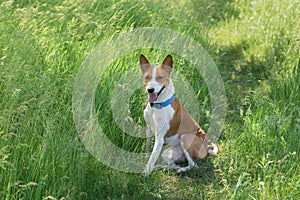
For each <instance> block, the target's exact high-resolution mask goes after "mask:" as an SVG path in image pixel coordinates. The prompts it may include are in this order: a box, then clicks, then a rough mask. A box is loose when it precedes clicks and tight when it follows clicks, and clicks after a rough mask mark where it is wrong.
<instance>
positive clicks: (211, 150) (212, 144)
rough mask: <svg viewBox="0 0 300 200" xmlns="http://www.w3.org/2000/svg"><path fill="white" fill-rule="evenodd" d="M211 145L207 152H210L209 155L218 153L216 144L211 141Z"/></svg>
mask: <svg viewBox="0 0 300 200" xmlns="http://www.w3.org/2000/svg"><path fill="white" fill-rule="evenodd" d="M211 146H212V147H213V149H209V150H208V151H207V152H208V153H209V154H210V155H213V156H215V155H217V154H218V153H219V148H218V146H217V145H216V144H214V143H211Z"/></svg>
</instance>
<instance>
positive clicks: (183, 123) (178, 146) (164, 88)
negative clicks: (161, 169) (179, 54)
mask: <svg viewBox="0 0 300 200" xmlns="http://www.w3.org/2000/svg"><path fill="white" fill-rule="evenodd" d="M140 67H141V70H142V73H143V80H144V85H145V87H146V91H147V93H148V104H147V106H146V108H145V110H144V118H145V121H146V124H147V127H146V135H147V138H148V141H147V146H146V149H147V151H149V150H150V146H151V141H152V140H151V137H152V136H154V137H155V143H154V147H153V151H152V153H151V156H150V158H149V161H148V163H147V166H146V169H145V174H146V175H149V174H150V173H151V171H152V170H153V169H154V166H155V164H156V162H157V159H158V157H159V155H160V153H161V151H162V149H163V144H164V143H167V144H169V147H168V148H167V149H165V150H164V151H163V152H162V155H161V156H162V159H163V160H164V161H165V162H166V163H167V165H166V167H168V168H171V169H173V168H175V167H176V166H177V164H178V163H180V162H185V161H187V163H188V165H187V166H186V167H181V168H179V169H178V171H177V172H178V173H181V172H186V171H187V170H189V169H191V168H192V167H195V166H196V167H197V165H196V163H195V161H196V159H203V158H205V157H206V156H207V154H210V155H217V154H219V153H220V152H221V149H220V147H219V145H216V144H214V143H212V144H211V145H208V141H207V137H206V134H205V132H204V131H203V129H202V128H201V127H200V126H199V124H198V123H197V122H196V121H195V120H194V119H193V118H192V117H191V116H190V114H189V113H188V111H187V110H186V109H185V107H184V106H183V105H181V104H180V103H179V101H178V99H177V98H176V97H175V88H174V85H173V83H172V80H171V71H172V68H173V58H172V56H171V55H168V56H167V57H166V58H165V59H164V61H163V62H162V64H160V65H158V66H152V65H150V63H149V61H148V60H147V58H146V57H145V56H144V55H143V54H142V55H140Z"/></svg>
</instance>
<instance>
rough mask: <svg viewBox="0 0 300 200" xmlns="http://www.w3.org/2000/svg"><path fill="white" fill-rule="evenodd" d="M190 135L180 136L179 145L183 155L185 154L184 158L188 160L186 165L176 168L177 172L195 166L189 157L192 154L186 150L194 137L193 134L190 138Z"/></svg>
mask: <svg viewBox="0 0 300 200" xmlns="http://www.w3.org/2000/svg"><path fill="white" fill-rule="evenodd" d="M190 136H191V135H183V136H182V137H181V138H180V147H181V148H182V151H183V153H184V156H185V158H186V160H187V161H188V166H186V167H181V168H179V169H178V170H177V172H178V173H182V172H186V171H187V170H189V169H191V168H192V167H194V166H196V165H195V162H194V161H193V159H192V157H191V156H192V155H191V154H190V152H189V151H188V148H189V146H190V145H191V143H192V142H193V138H194V136H192V138H191V137H190ZM191 139H192V140H191Z"/></svg>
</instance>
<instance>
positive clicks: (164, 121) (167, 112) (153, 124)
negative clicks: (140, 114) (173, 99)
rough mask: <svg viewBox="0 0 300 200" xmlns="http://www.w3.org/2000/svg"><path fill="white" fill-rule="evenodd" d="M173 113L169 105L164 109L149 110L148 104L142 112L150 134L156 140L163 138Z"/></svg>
mask: <svg viewBox="0 0 300 200" xmlns="http://www.w3.org/2000/svg"><path fill="white" fill-rule="evenodd" d="M174 113H175V111H174V109H173V108H172V106H171V105H168V106H166V107H164V108H161V109H157V108H151V107H150V105H149V104H148V105H147V107H146V109H145V110H144V117H145V120H146V123H147V126H148V127H149V128H150V129H151V132H152V133H153V134H154V135H155V136H156V137H158V138H163V137H164V136H165V135H166V133H167V131H168V130H169V128H170V121H171V120H172V118H173V115H174Z"/></svg>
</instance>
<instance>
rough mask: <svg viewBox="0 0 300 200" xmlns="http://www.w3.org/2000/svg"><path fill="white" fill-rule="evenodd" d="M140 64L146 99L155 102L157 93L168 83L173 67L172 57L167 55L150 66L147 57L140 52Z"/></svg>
mask: <svg viewBox="0 0 300 200" xmlns="http://www.w3.org/2000/svg"><path fill="white" fill-rule="evenodd" d="M140 66H141V69H142V72H143V79H144V85H145V87H146V91H147V92H148V94H149V96H148V101H149V102H150V103H153V102H155V101H156V100H157V99H158V97H159V95H160V94H161V93H162V92H163V91H164V89H165V88H166V87H168V85H169V84H170V80H171V79H170V75H171V71H172V67H173V59H172V56H171V55H168V56H167V57H166V58H165V59H164V61H163V62H162V64H160V65H158V66H151V65H150V63H149V61H148V60H147V58H146V57H145V56H144V55H143V54H141V56H140Z"/></svg>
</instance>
